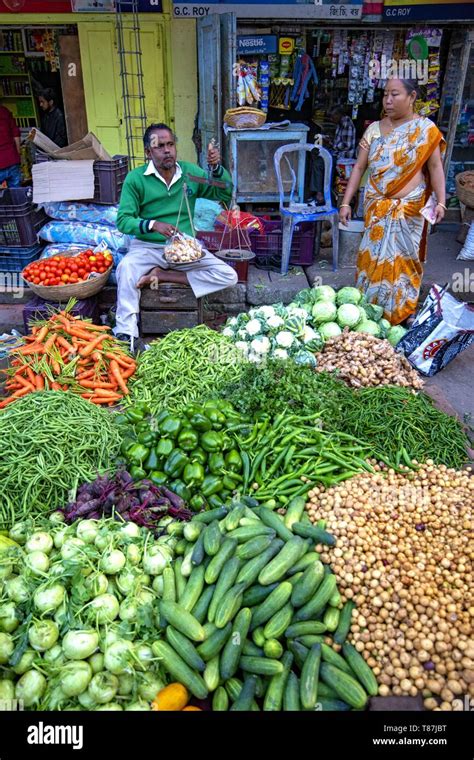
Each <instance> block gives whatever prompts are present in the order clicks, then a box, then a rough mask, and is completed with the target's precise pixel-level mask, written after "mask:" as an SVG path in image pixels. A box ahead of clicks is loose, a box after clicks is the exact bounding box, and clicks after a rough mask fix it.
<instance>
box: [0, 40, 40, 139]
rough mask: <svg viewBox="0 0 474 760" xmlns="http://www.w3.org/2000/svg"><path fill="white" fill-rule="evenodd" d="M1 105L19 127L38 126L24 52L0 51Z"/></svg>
mask: <svg viewBox="0 0 474 760" xmlns="http://www.w3.org/2000/svg"><path fill="white" fill-rule="evenodd" d="M0 45H1V37H0ZM0 104H1V105H3V106H6V108H8V109H9V111H11V113H12V115H13V117H14V118H15V120H16V123H17V124H18V126H19V127H33V126H35V124H38V121H39V119H38V112H37V109H36V102H35V98H34V93H33V84H32V82H31V76H30V73H29V71H28V66H27V61H26V57H25V55H24V53H23V50H21V51H19V50H17V49H15V50H3V49H2V50H0Z"/></svg>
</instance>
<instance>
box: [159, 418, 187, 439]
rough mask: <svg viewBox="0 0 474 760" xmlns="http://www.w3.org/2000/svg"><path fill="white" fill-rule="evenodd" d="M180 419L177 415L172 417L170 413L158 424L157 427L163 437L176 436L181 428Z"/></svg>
mask: <svg viewBox="0 0 474 760" xmlns="http://www.w3.org/2000/svg"><path fill="white" fill-rule="evenodd" d="M181 425H182V423H181V420H180V419H179V417H173V416H172V415H171V414H170V415H168V417H165V419H164V420H163V421H162V422H161V423H160V424H159V425H158V429H159V431H160V433H161V435H162V436H165V438H173V439H175V438H177V436H178V433H179V431H180V430H181Z"/></svg>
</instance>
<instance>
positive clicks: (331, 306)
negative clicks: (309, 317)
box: [312, 301, 337, 325]
mask: <svg viewBox="0 0 474 760" xmlns="http://www.w3.org/2000/svg"><path fill="white" fill-rule="evenodd" d="M312 314H313V320H314V321H315V322H316V324H317V325H318V324H320V323H322V322H333V321H334V320H335V319H336V316H337V308H336V304H335V303H332V302H331V301H317V302H316V303H315V304H314V306H313V311H312Z"/></svg>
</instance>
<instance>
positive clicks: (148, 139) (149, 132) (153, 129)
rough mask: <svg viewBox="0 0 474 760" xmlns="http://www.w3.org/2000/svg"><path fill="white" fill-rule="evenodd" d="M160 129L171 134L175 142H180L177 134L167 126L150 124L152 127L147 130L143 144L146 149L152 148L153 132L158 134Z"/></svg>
mask: <svg viewBox="0 0 474 760" xmlns="http://www.w3.org/2000/svg"><path fill="white" fill-rule="evenodd" d="M160 129H161V130H166V131H167V132H169V133H170V135H171V136H172V138H173V140H174V141H175V142H178V138H177V137H176V135H175V133H174V132H173V130H172V129H171V127H169V126H168V125H167V124H161V123H159V124H150V126H149V127H147V128H146V131H145V134H144V135H143V144H144V146H145V148H151V138H152V135H153V132H158V131H159V130H160Z"/></svg>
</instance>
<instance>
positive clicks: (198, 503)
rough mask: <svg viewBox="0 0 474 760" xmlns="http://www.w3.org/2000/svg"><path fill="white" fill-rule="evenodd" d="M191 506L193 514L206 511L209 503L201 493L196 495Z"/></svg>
mask: <svg viewBox="0 0 474 760" xmlns="http://www.w3.org/2000/svg"><path fill="white" fill-rule="evenodd" d="M189 506H190V507H191V509H192V510H193V512H200V511H201V510H202V509H206V507H207V501H206V499H205V498H204V496H202V495H201V494H200V493H196V494H194V496H193V497H192V498H191V500H190V502H189Z"/></svg>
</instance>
